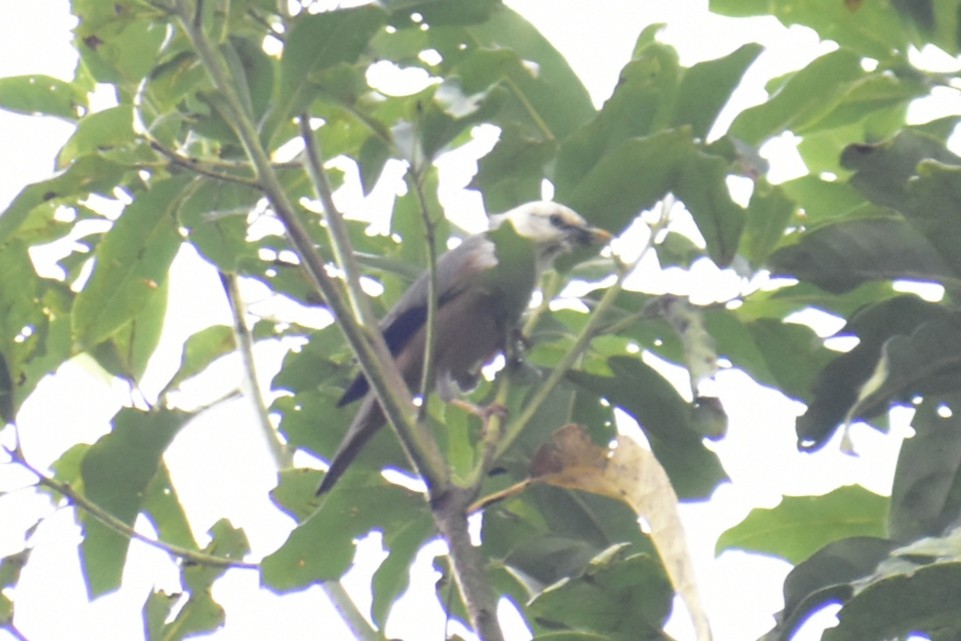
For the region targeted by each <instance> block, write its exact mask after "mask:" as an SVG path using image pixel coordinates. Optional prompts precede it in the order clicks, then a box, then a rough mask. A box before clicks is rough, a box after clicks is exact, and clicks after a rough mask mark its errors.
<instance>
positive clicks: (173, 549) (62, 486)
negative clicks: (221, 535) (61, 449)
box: [7, 449, 260, 570]
mask: <svg viewBox="0 0 961 641" xmlns="http://www.w3.org/2000/svg"><path fill="white" fill-rule="evenodd" d="M7 453H8V454H9V455H10V457H11V459H12V460H13V461H15V462H16V463H17V464H18V465H20V466H22V467H23V468H24V469H26V470H29V471H30V472H31V473H32V474H33V475H34V476H36V477H37V483H38V484H39V485H41V486H43V487H47V488H50V489H51V490H53V491H55V492H59V493H60V494H62V495H63V496H65V497H66V499H67V500H68V501H69V502H70V503H71V504H73V505H74V506H75V507H78V508H80V509H82V510H83V511H84V512H86V513H87V514H89V515H91V516H92V517H94V518H95V519H97V520H98V521H100V522H101V523H103V524H104V525H106V526H107V527H108V528H110V529H111V530H113V531H114V532H116V533H118V534H120V535H122V536H125V537H127V538H129V539H136V540H138V541H141V542H143V543H146V544H147V545H149V546H151V547H155V548H157V549H158V550H163V551H164V552H167V553H168V554H170V555H172V556H175V557H179V558H181V559H183V560H185V561H190V562H191V563H196V564H198V565H205V566H208V567H218V568H244V569H247V570H257V569H259V568H260V565H259V564H257V563H250V562H247V561H236V560H234V559H228V558H226V557H222V556H215V555H212V554H206V553H204V552H200V551H198V550H191V549H190V548H185V547H181V546H179V545H174V544H173V543H167V542H166V541H161V540H159V539H152V538H150V537H149V536H147V535H145V534H141V533H140V532H137V531H136V530H135V529H133V528H132V527H130V526H129V525H127V524H126V523H125V522H124V521H121V520H120V519H118V518H117V517H116V516H114V515H113V514H111V513H110V512H108V511H107V510H105V509H104V508H102V507H100V506H99V505H97V504H96V503H94V502H93V501H91V500H90V499H88V498H87V497H85V496H84V495H83V494H80V493H79V492H77V491H76V490H74V489H73V488H72V487H70V485H69V484H68V483H62V482H60V481H58V480H56V479H54V478H52V477H49V476H47V475H46V474H44V473H43V472H41V471H40V470H38V469H37V468H35V467H33V466H32V465H30V463H28V462H27V460H26V459H25V458H23V456H22V453H21V452H18V451H15V450H10V449H8V450H7Z"/></svg>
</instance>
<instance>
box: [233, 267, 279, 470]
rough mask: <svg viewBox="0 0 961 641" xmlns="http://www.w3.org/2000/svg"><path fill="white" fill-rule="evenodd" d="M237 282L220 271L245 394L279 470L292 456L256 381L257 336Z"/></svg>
mask: <svg viewBox="0 0 961 641" xmlns="http://www.w3.org/2000/svg"><path fill="white" fill-rule="evenodd" d="M237 281H238V279H237V275H236V274H226V273H224V272H220V282H221V283H222V284H223V287H224V292H226V294H227V302H228V303H229V304H230V312H231V314H232V315H233V317H234V337H235V338H236V340H237V351H238V352H239V353H240V359H241V361H242V362H243V366H244V380H245V383H246V388H247V389H246V395H247V397H248V398H249V399H250V401H251V403H252V404H253V406H254V411H255V413H256V415H257V423H258V424H259V425H260V431H261V432H262V433H263V435H264V439H265V440H266V441H267V446H268V447H269V448H270V455H271V456H272V457H273V459H274V465H276V467H277V469H284V468H287V467H291V466H292V465H293V455H292V454H291V452H290V450H289V449H288V448H287V445H286V443H284V441H283V439H281V438H280V435H279V434H278V433H277V430H276V429H274V426H273V424H272V423H271V422H270V417H269V416H268V415H267V403H266V402H265V401H264V395H263V394H261V393H260V384H259V383H258V381H257V366H256V363H255V361H254V338H253V336H252V335H251V333H250V328H249V327H247V321H246V311H245V308H244V301H243V298H242V297H241V295H240V288H239V287H238V282H237Z"/></svg>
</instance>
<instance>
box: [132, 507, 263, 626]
mask: <svg viewBox="0 0 961 641" xmlns="http://www.w3.org/2000/svg"><path fill="white" fill-rule="evenodd" d="M210 534H211V539H212V540H211V542H210V544H209V545H207V547H206V548H204V552H205V553H207V554H213V555H216V556H219V557H222V558H226V559H241V558H243V556H244V555H245V554H247V553H248V552H249V551H250V545H249V544H248V542H247V536H246V535H245V534H244V532H243V530H241V529H238V528H235V527H233V526H232V525H231V524H230V522H229V521H227V520H226V519H221V520H220V521H217V522H216V523H215V524H214V526H213V527H212V528H211V529H210ZM225 572H226V568H223V567H211V566H207V565H203V564H197V563H190V564H184V566H183V570H182V571H181V583H182V584H183V586H184V588H185V590H187V591H188V592H189V593H190V597H189V598H188V599H187V600H186V602H185V603H184V604H183V605H182V607H180V609H179V610H178V611H177V615H176V616H175V617H174V618H173V620H172V621H170V622H169V623H168V622H167V620H168V618H169V613H170V611H171V608H172V606H173V605H174V603H172V598H171V596H172V595H167V594H166V593H164V592H155V593H153V594H151V595H150V596H148V597H147V601H146V603H145V604H144V608H143V618H144V628H145V629H146V631H147V639H148V641H153V640H154V639H156V640H157V641H180V640H181V639H185V638H187V637H189V636H194V635H195V634H197V633H204V632H212V631H214V630H216V629H217V628H219V627H221V626H222V625H223V624H224V620H225V614H224V609H223V608H222V607H221V606H220V604H219V603H217V602H216V601H214V599H213V595H212V592H211V588H212V586H213V583H214V581H215V580H216V579H218V578H220V577H221V576H223V574H224V573H225ZM177 596H178V597H179V596H180V595H177Z"/></svg>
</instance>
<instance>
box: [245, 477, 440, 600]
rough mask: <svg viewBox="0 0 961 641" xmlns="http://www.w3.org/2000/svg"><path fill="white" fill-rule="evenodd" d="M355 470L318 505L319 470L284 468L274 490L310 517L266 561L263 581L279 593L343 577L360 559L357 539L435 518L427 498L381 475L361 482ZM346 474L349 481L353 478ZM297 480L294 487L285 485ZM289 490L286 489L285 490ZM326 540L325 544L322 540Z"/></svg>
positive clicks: (288, 507)
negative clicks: (308, 472)
mask: <svg viewBox="0 0 961 641" xmlns="http://www.w3.org/2000/svg"><path fill="white" fill-rule="evenodd" d="M358 476H359V475H357V474H356V473H355V475H354V477H353V478H352V479H351V481H352V482H351V483H350V484H345V483H344V482H343V481H342V482H341V483H339V484H338V486H337V488H335V489H334V490H333V491H332V492H330V493H329V494H326V495H324V497H323V498H322V499H321V505H320V507H319V508H317V509H316V511H314V512H313V513H312V514H311V513H310V512H311V509H312V508H313V507H314V506H315V505H316V501H317V499H316V497H315V496H314V491H315V490H316V489H317V484H318V482H319V476H318V475H315V474H314V475H309V476H304V475H302V474H300V473H299V472H298V471H297V470H291V471H284V472H282V473H281V483H280V486H279V487H278V490H276V491H275V493H274V495H273V496H274V498H275V500H277V499H278V498H280V497H282V498H283V499H284V503H282V504H281V507H283V508H284V509H285V510H287V511H288V512H292V513H293V514H297V515H300V516H301V517H303V516H306V515H308V514H309V516H307V518H306V520H304V521H303V522H302V523H301V524H300V525H298V526H297V527H296V528H294V530H293V531H292V532H291V533H290V536H288V537H287V540H286V541H285V542H284V544H283V545H282V546H280V548H278V549H277V550H276V551H275V552H273V553H271V554H269V555H267V556H266V557H264V560H263V561H262V562H261V575H260V576H261V581H262V583H263V584H264V586H266V587H267V588H269V589H271V590H274V591H276V592H289V591H291V590H298V589H302V588H305V587H307V586H309V585H311V584H313V583H318V582H321V581H331V580H337V579H339V578H340V577H341V576H342V575H343V574H344V572H346V571H347V570H348V568H350V565H351V561H352V560H353V558H354V539H356V538H357V537H360V536H362V535H364V534H366V533H367V532H369V531H370V530H372V529H374V528H377V529H380V530H381V531H382V532H384V536H385V537H392V536H393V532H394V531H396V530H397V529H398V528H409V527H411V526H412V525H413V524H414V523H415V522H416V521H419V520H430V516H429V514H428V513H427V506H426V504H425V503H424V501H423V498H422V497H421V496H420V495H418V494H415V493H413V492H410V491H408V490H405V489H403V488H401V487H398V486H396V485H384V484H383V483H382V482H381V480H380V474H376V475H371V476H369V477H366V481H358V480H357V478H358ZM347 480H348V479H347V477H344V481H347ZM288 483H295V484H296V485H295V487H294V489H293V490H290V489H284V486H285V485H286V484H288ZM281 490H283V492H281ZM318 541H323V545H318V544H317V542H318Z"/></svg>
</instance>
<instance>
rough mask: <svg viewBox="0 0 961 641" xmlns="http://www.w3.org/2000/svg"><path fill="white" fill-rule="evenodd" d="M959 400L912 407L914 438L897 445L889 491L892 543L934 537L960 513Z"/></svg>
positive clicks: (926, 401) (952, 398) (953, 398)
mask: <svg viewBox="0 0 961 641" xmlns="http://www.w3.org/2000/svg"><path fill="white" fill-rule="evenodd" d="M955 380H956V379H955ZM959 400H961V399H959V396H958V394H957V393H954V394H950V395H946V396H940V395H932V396H930V397H925V399H924V401H923V402H922V403H921V404H920V405H918V406H917V409H916V411H915V414H914V418H913V419H912V420H911V426H912V427H913V428H914V431H915V434H914V436H912V437H911V438H909V439H905V441H904V444H903V445H902V446H901V454H900V455H899V456H898V464H897V468H896V470H895V473H894V487H893V488H892V490H891V516H890V528H891V538H893V539H895V540H896V541H901V542H903V543H907V542H910V541H914V540H917V539H919V538H921V537H923V536H936V535H939V534H941V533H942V532H944V531H945V530H946V529H947V528H948V526H950V525H951V524H952V523H954V521H955V519H956V518H957V515H958V513H959V511H961V425H959V421H961V413H959V411H961V404H959ZM945 410H948V411H945Z"/></svg>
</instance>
